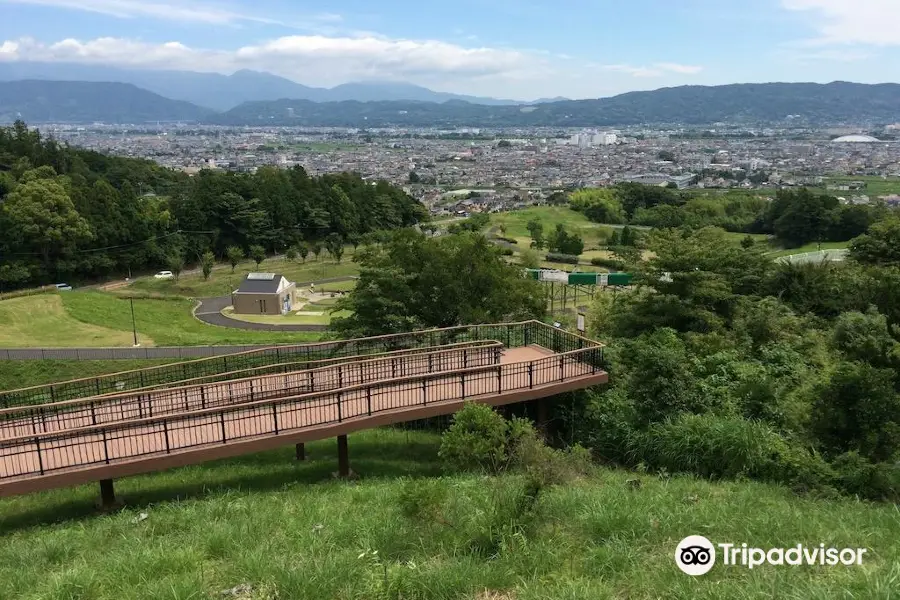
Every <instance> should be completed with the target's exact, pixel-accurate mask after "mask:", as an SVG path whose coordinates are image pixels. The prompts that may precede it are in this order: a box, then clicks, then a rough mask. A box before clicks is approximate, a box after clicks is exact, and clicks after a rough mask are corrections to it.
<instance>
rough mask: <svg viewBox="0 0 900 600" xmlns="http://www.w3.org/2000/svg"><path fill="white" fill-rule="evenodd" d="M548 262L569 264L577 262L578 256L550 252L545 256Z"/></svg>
mask: <svg viewBox="0 0 900 600" xmlns="http://www.w3.org/2000/svg"><path fill="white" fill-rule="evenodd" d="M545 258H546V259H547V260H548V261H549V262H555V263H567V264H570V265H577V264H578V257H577V256H573V255H571V254H558V253H556V252H551V253H549V254H548V255H547V256H546V257H545Z"/></svg>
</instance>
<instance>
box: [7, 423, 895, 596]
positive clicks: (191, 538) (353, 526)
mask: <svg viewBox="0 0 900 600" xmlns="http://www.w3.org/2000/svg"><path fill="white" fill-rule="evenodd" d="M439 446H440V438H439V437H438V436H437V435H435V434H431V433H426V432H416V431H412V432H410V431H400V430H392V429H381V430H374V431H368V432H362V433H357V434H351V435H350V437H349V447H350V461H351V466H352V468H353V470H354V471H355V472H356V473H357V474H358V476H359V479H358V480H356V481H352V482H344V481H337V480H335V479H334V478H333V477H332V472H334V471H335V470H336V468H337V460H336V443H335V441H334V440H327V441H322V442H315V443H311V444H307V456H308V459H307V460H306V461H303V462H298V461H295V460H293V453H294V450H293V447H288V448H283V449H280V450H275V451H271V452H267V453H263V454H257V455H249V456H244V457H239V458H235V459H229V460H224V461H219V462H214V463H208V464H206V465H201V466H192V467H185V468H180V469H173V470H169V471H165V472H162V473H156V474H149V475H141V476H135V477H129V478H123V479H120V480H117V481H116V492H117V495H118V497H119V498H120V499H121V500H123V501H124V502H125V507H124V508H123V509H122V510H119V511H117V512H114V513H111V514H106V515H101V514H98V513H97V512H96V510H95V509H94V507H93V502H94V500H95V497H96V494H97V490H96V485H89V486H81V487H77V488H73V489H63V490H55V491H51V492H43V493H39V494H32V495H28V496H20V497H13V498H5V499H2V500H0V527H2V530H3V535H2V536H0V598H9V599H14V598H15V599H17V598H28V599H38V598H41V599H44V598H47V599H57V598H58V599H63V598H65V599H73V598H85V599H86V598H91V599H93V600H131V599H139V598H140V599H144V598H167V599H170V600H187V599H192V600H212V599H216V598H223V597H228V598H240V599H242V600H248V599H251V598H252V599H256V600H260V599H269V600H273V599H275V598H279V599H282V600H284V599H295V598H296V599H300V598H323V599H324V598H341V599H351V598H359V599H367V600H368V599H381V598H396V599H399V598H404V599H407V598H415V599H419V600H432V599H434V600H438V599H441V600H445V599H455V598H459V599H476V600H501V599H502V600H513V599H514V600H538V599H541V600H543V599H547V598H553V599H563V598H565V599H571V600H597V599H602V598H630V599H651V598H697V599H706V600H713V599H720V598H735V599H738V600H742V599H750V598H772V597H778V598H786V599H794V600H799V599H809V598H821V599H825V598H829V599H830V598H866V599H873V600H878V599H884V600H888V599H890V598H894V597H896V590H897V581H898V577H900V544H898V541H897V540H898V539H900V519H898V518H897V511H896V508H895V507H894V506H892V505H887V504H883V505H878V504H870V503H865V502H858V501H855V500H852V499H843V500H815V499H811V498H803V497H798V496H796V495H794V494H793V493H791V492H790V491H789V490H787V489H785V488H782V487H776V486H769V485H763V484H759V483H754V482H717V483H713V482H709V481H705V480H699V479H696V478H693V477H682V476H671V477H669V476H663V477H657V476H654V475H647V474H641V473H634V472H627V471H623V470H611V469H606V468H599V467H598V468H596V469H595V470H594V472H592V473H591V474H589V475H587V476H585V477H583V478H582V479H580V480H578V481H576V482H574V483H571V484H567V485H565V486H557V487H551V488H548V489H546V490H544V491H543V492H542V493H541V494H540V496H539V497H538V499H537V502H536V505H535V507H534V509H533V511H532V512H531V516H530V517H526V518H524V519H523V518H519V519H520V522H522V523H523V525H521V526H518V527H517V526H516V521H515V519H516V517H510V518H511V519H513V521H509V520H504V519H503V518H502V517H501V516H499V515H504V514H506V513H505V512H500V511H496V509H495V508H493V507H495V506H497V505H498V503H499V502H500V501H502V500H507V503H508V501H509V499H511V498H516V497H519V496H518V495H517V494H520V493H521V490H522V489H523V484H524V482H523V480H522V478H521V477H520V476H516V475H503V476H494V477H489V476H481V475H468V474H460V475H443V476H442V474H441V473H442V470H441V465H440V461H439V459H438V449H439ZM634 479H637V480H639V482H640V484H641V485H640V486H634V485H631V484H629V480H634ZM426 481H430V482H431V485H433V486H435V487H436V488H437V489H439V490H443V494H445V495H446V496H445V498H444V500H443V502H442V503H441V504H440V506H441V507H442V508H441V513H440V514H439V516H438V518H428V517H424V518H414V517H409V516H406V515H405V514H404V513H403V512H402V509H401V507H402V506H403V502H402V499H403V497H404V493H405V491H406V490H409V489H410V487H409V486H410V485H411V483H410V482H426ZM495 511H496V512H495ZM498 532H499V533H498ZM489 534H494V535H497V536H498V540H499V543H497V544H496V545H495V546H494V547H493V548H487V547H485V542H484V541H483V540H486V538H487V536H488V535H489ZM695 534H697V535H704V536H706V537H707V538H709V539H710V540H711V541H712V542H713V543H714V544H715V543H735V544H737V545H738V547H740V544H741V543H747V544H748V545H750V546H754V547H761V548H772V547H793V546H796V545H797V544H798V543H803V544H805V545H806V546H807V547H810V546H814V547H816V548H818V545H819V544H820V543H824V544H826V547H827V546H833V547H837V548H842V547H852V548H856V547H865V548H867V549H868V552H867V553H866V554H865V557H864V563H863V565H862V566H851V567H844V566H836V567H826V566H811V567H807V566H804V567H789V566H768V565H766V566H761V567H757V568H755V569H753V570H749V569H747V568H744V567H738V566H725V565H723V564H722V560H721V555H720V556H719V557H717V560H716V564H715V566H714V567H713V570H712V571H711V572H710V573H708V574H706V575H704V576H702V577H690V576H687V575H685V574H683V573H682V572H681V571H679V570H678V569H677V567H676V565H675V562H674V551H675V547H676V545H677V544H678V542H679V541H680V540H682V539H683V538H684V537H686V536H688V535H695ZM479 540H482V541H481V543H480V547H482V548H485V549H484V550H480V551H479V550H478V547H479V544H477V543H476V542H477V541H479ZM375 552H377V554H374V553H375ZM238 586H245V587H244V588H243V589H245V590H252V591H249V592H248V593H246V594H241V593H232V594H229V593H227V592H226V590H233V589H235V588H238Z"/></svg>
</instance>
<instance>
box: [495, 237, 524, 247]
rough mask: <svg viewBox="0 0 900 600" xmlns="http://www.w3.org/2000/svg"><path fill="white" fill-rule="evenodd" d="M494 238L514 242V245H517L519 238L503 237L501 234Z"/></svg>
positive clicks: (509, 242) (508, 242)
mask: <svg viewBox="0 0 900 600" xmlns="http://www.w3.org/2000/svg"><path fill="white" fill-rule="evenodd" d="M496 239H498V240H501V241H503V242H506V243H507V244H516V245H518V243H519V240H517V239H516V238H511V237H505V236H502V235H498V236H497V238H496Z"/></svg>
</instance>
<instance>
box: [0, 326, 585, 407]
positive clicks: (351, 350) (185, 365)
mask: <svg viewBox="0 0 900 600" xmlns="http://www.w3.org/2000/svg"><path fill="white" fill-rule="evenodd" d="M549 331H557V332H559V334H553V335H549V334H548V332H549ZM554 336H555V337H557V338H559V341H563V340H564V339H569V338H572V339H573V340H574V339H578V340H582V342H579V343H583V344H596V342H592V341H590V340H587V339H585V338H581V337H579V336H575V335H573V334H570V333H566V332H564V331H560V330H558V329H554V328H553V327H550V326H549V325H547V324H545V323H541V322H539V321H525V322H521V323H500V324H488V325H462V326H458V327H449V328H445V329H427V330H423V331H414V332H411V333H399V334H393V335H383V336H377V337H369V338H358V339H351V340H338V341H330V342H320V343H317V344H303V345H296V346H276V347H271V348H265V349H261V350H251V351H247V352H239V353H237V354H230V355H226V356H217V357H213V358H205V359H200V360H192V361H187V362H179V363H173V364H169V365H160V366H156V367H148V368H144V369H136V370H133V371H124V372H120V373H112V374H107V375H98V376H96V377H88V378H84V379H75V380H70V381H63V382H58V383H50V384H45V385H38V386H31V387H27V388H22V389H17V390H11V391H6V392H0V408H10V407H15V406H29V405H35V404H47V403H54V402H61V401H66V400H74V399H78V398H86V397H91V396H101V395H104V394H109V393H116V392H121V391H125V390H135V389H144V388H147V387H155V386H161V385H169V384H173V383H178V382H181V381H185V380H193V379H197V378H203V377H216V376H219V375H224V374H228V373H234V372H240V371H245V370H247V369H252V368H256V367H263V366H271V365H274V364H279V363H283V362H286V361H288V362H307V363H308V362H313V361H316V360H322V359H329V358H344V357H350V356H359V355H366V354H375V353H384V352H391V351H396V350H404V349H413V348H422V347H428V346H440V345H444V344H450V343H454V342H464V341H476V340H496V341H499V342H502V343H504V344H505V345H506V346H507V347H508V348H514V347H517V346H523V345H525V346H527V345H528V344H541V345H543V346H545V347H547V348H549V349H551V350H554V351H560V350H558V349H557V348H555V347H552V346H547V345H546V343H545V342H546V341H548V339H550V338H553V337H554ZM541 340H544V341H541ZM574 343H575V342H574V341H572V342H570V345H572V344H574ZM226 378H227V377H226Z"/></svg>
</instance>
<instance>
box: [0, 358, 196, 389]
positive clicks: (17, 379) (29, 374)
mask: <svg viewBox="0 0 900 600" xmlns="http://www.w3.org/2000/svg"><path fill="white" fill-rule="evenodd" d="M181 361H182V359H159V360H3V361H0V390H12V389H17V388H23V387H30V386H32V385H43V384H45V383H54V382H57V381H67V380H69V379H80V378H82V377H92V376H95V375H105V374H106V373H117V372H119V371H131V370H133V369H143V368H146V367H155V366H157V365H165V364H169V363H172V362H181Z"/></svg>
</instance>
